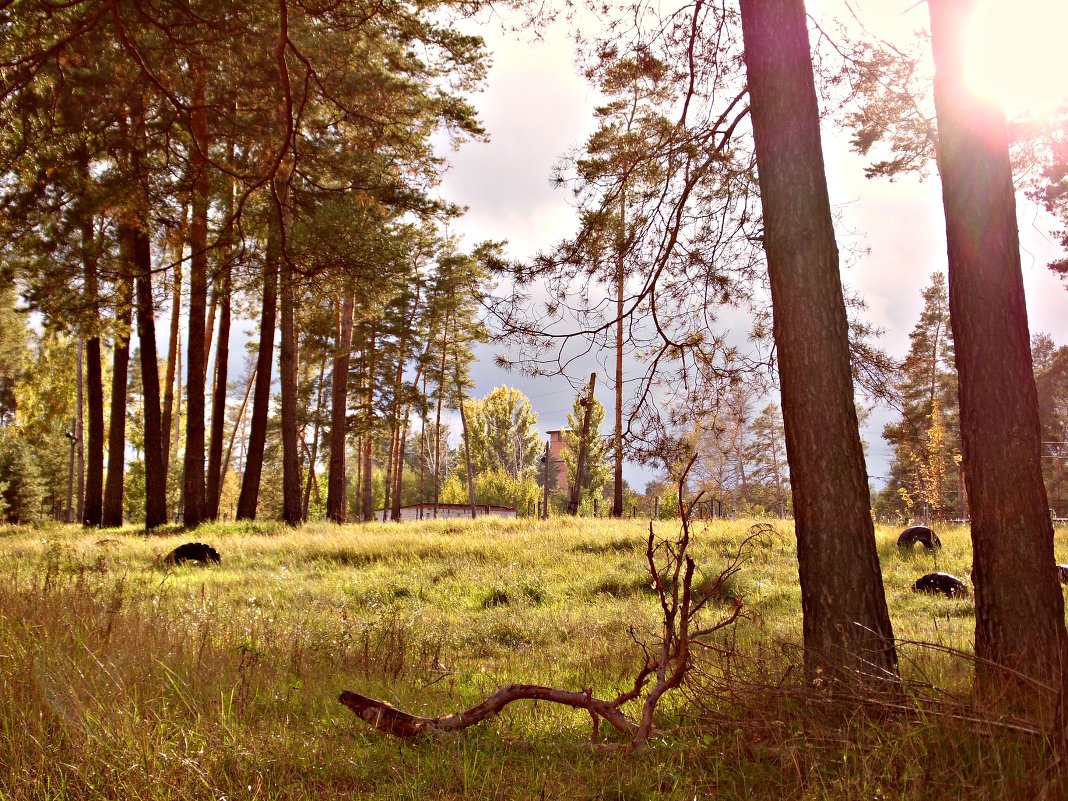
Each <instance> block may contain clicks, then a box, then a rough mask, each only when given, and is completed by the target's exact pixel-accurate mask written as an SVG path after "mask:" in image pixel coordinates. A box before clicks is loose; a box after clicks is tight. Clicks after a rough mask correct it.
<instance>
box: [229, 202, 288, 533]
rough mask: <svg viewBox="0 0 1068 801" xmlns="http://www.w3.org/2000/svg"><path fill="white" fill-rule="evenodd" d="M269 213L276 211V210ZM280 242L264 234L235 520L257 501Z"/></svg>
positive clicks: (248, 515)
mask: <svg viewBox="0 0 1068 801" xmlns="http://www.w3.org/2000/svg"><path fill="white" fill-rule="evenodd" d="M271 214H272V215H275V214H277V210H276V209H272V210H271ZM280 259H281V242H280V241H279V240H278V237H277V234H275V233H274V228H273V227H272V232H271V233H270V234H268V237H267V256H266V258H265V259H264V262H263V304H262V306H261V309H260V347H259V355H258V357H257V360H256V388H255V389H254V390H253V393H252V420H251V422H250V424H249V435H248V448H247V450H246V452H245V474H244V476H243V477H242V479H241V495H240V496H239V497H238V501H237V519H238V520H255V519H256V503H257V501H258V500H259V494H260V476H261V475H262V473H263V451H264V449H265V446H266V444H267V418H268V416H269V414H270V402H271V369H272V367H273V362H274V328H275V325H274V324H275V315H276V313H277V299H278V262H279V261H280Z"/></svg>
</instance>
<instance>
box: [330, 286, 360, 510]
mask: <svg viewBox="0 0 1068 801" xmlns="http://www.w3.org/2000/svg"><path fill="white" fill-rule="evenodd" d="M354 308H355V299H354V298H353V295H352V292H351V291H350V290H347V289H346V290H345V295H344V298H343V300H342V302H341V316H340V319H339V320H338V328H337V342H336V346H335V348H334V374H333V376H332V378H331V382H330V465H329V468H328V471H329V472H328V473H327V477H326V517H327V519H328V520H331V521H333V522H335V523H344V522H345V506H346V504H345V412H346V411H347V410H348V386H349V351H350V349H351V348H352V315H353V309H354Z"/></svg>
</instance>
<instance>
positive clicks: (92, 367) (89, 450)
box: [82, 220, 104, 526]
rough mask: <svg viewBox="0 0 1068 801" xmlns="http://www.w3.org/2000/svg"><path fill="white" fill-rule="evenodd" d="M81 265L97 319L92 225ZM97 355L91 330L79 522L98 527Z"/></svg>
mask: <svg viewBox="0 0 1068 801" xmlns="http://www.w3.org/2000/svg"><path fill="white" fill-rule="evenodd" d="M82 262H83V265H84V268H85V269H84V273H85V294H86V302H87V304H88V306H89V308H90V309H92V310H94V312H95V314H94V317H98V316H99V297H98V296H99V279H98V277H97V272H96V271H97V259H96V255H95V246H94V242H93V223H92V221H91V220H89V221H87V222H86V223H85V224H83V226H82ZM101 362H102V356H101V352H100V335H99V334H98V333H97V332H96V331H95V330H94V331H93V333H92V336H89V337H87V338H86V340H85V399H86V429H87V432H86V439H87V443H86V459H85V497H84V500H83V505H82V522H83V523H84V524H85V525H86V526H99V525H100V523H101V519H102V516H103V494H104V377H103V375H104V370H103V364H102V363H101Z"/></svg>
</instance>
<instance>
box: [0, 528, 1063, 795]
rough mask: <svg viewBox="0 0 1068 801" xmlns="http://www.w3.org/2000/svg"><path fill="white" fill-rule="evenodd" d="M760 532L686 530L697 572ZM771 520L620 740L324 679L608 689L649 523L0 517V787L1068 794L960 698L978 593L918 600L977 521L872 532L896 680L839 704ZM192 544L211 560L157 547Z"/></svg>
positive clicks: (540, 717)
mask: <svg viewBox="0 0 1068 801" xmlns="http://www.w3.org/2000/svg"><path fill="white" fill-rule="evenodd" d="M754 522H755V521H752V520H734V521H716V522H713V523H707V524H704V523H698V524H695V525H694V528H693V533H694V535H695V541H694V545H693V552H694V556H695V557H696V558H697V561H698V565H699V568H700V570H701V571H702V573H701V574H699V576H698V581H701V580H705V581H708V580H710V578H711V577H714V576H716V575H718V573H719V571H720V570H722V569H723V567H724V565H725V564H726V563H727V561H728V560H729V558H730V556H731V554H733V553H734V552H735V549H736V548H737V545H738V543H739V542H741V541H742V540H743V539H744V537H745V535H746V533H747V531H748V530H749V527H750V526H751V525H752V524H753V523H754ZM772 522H773V524H774V526H775V529H776V533H775V534H774V535H772V536H766V537H763V538H760V539H759V540H757V541H754V542H752V543H750V545H749V546H748V547H747V548H746V550H745V551H744V553H743V561H742V562H741V569H740V570H739V572H738V573H737V574H735V575H734V576H733V577H732V578H731V580H730V581H729V582H727V584H726V585H725V587H723V588H722V589H721V590H720V592H719V595H720V596H721V597H717V598H716V599H715V602H714V603H713V604H712V605H711V606H710V608H709V609H708V610H707V615H709V616H711V617H714V616H716V615H720V614H727V612H728V611H729V608H730V607H731V605H732V603H733V602H734V601H735V599H739V600H741V602H742V604H743V609H744V610H745V613H746V615H745V617H744V618H742V619H741V620H739V621H738V622H737V623H736V624H734V625H733V626H732V627H731V628H730V629H726V630H724V631H723V632H720V633H719V635H721V636H720V639H719V640H718V641H717V643H718V645H719V647H718V648H717V649H714V650H709V651H708V652H706V653H703V654H701V655H699V658H698V659H697V661H696V664H695V666H694V669H693V670H692V671H691V677H690V678H691V680H690V681H689V682H688V683H687V685H686V686H685V687H684V688H683V689H682V690H681V691H679V692H677V693H675V694H673V695H669V696H667V697H666V698H665V699H664V701H663V702H662V704H661V706H660V711H659V716H658V718H657V729H656V732H655V736H654V740H653V741H652V742H651V743H650V745H649V746H647V747H646V748H644V749H641V750H639V751H637V752H631V751H628V750H626V749H620V748H613V747H612V746H613V743H615V742H618V735H616V734H615V733H614V732H613V730H611V729H610V728H608V727H602V728H601V732H600V735H599V741H598V742H597V743H591V742H590V735H591V726H590V718H589V716H588V715H587V714H586V713H584V712H576V711H573V710H569V709H565V708H561V707H557V706H553V705H551V704H546V703H544V702H519V703H517V704H514V705H512V706H510V707H508V708H507V709H506V710H505V711H504V712H503V713H502V714H501V715H499V716H497V717H495V718H493V719H491V720H490V721H487V722H486V723H483V724H481V725H479V726H476V727H473V728H471V729H468V730H466V731H464V732H461V733H457V734H449V735H440V736H434V737H429V738H424V739H421V740H415V741H407V740H400V739H397V738H393V737H389V736H386V735H384V734H382V733H380V732H377V731H375V730H373V729H370V728H369V727H367V726H366V725H365V724H364V723H362V722H361V721H360V720H359V719H357V718H356V717H355V716H354V715H353V714H352V713H351V712H350V711H349V710H347V709H346V708H344V707H342V706H341V705H340V704H339V703H338V702H337V696H338V693H339V692H340V691H341V690H344V689H348V690H353V691H356V692H359V693H362V694H366V695H370V696H374V697H376V698H381V699H383V700H386V701H389V702H390V703H392V704H394V705H395V706H398V707H400V708H401V709H404V710H407V711H409V712H413V713H417V714H422V715H442V714H447V713H449V712H453V711H457V710H459V709H462V708H465V707H468V706H471V705H473V704H475V703H477V702H478V701H480V700H481V699H482V698H483V697H485V696H487V695H489V694H490V693H492V692H493V691H494V690H496V689H498V688H499V687H501V686H503V685H505V684H510V683H513V682H525V683H539V684H546V685H552V686H556V687H560V688H563V689H567V690H581V689H584V688H589V689H590V690H592V692H593V693H594V694H599V695H602V696H608V697H611V696H614V695H615V694H616V693H618V692H619V691H621V690H623V689H625V688H626V687H628V686H629V685H630V683H631V681H632V677H633V675H634V674H635V672H636V670H637V669H638V668H639V667H640V666H641V664H642V663H643V660H644V657H643V652H642V650H641V648H640V647H639V643H651V642H653V641H655V639H656V637H657V631H658V628H659V625H660V618H659V617H658V607H657V604H656V599H655V596H654V594H653V593H652V592H651V590H650V577H649V574H648V569H647V567H646V566H645V556H644V553H645V539H646V535H647V532H648V525H649V524H648V523H647V522H642V521H621V522H617V521H608V520H589V519H579V520H571V519H558V520H553V521H548V522H544V523H542V522H535V521H526V520H513V521H504V520H497V521H482V520H480V521H477V522H468V521H455V520H454V521H433V522H425V523H418V524H405V525H403V526H397V525H393V524H385V525H381V524H372V525H366V526H349V527H341V528H338V527H331V526H326V525H322V526H319V525H310V526H307V527H305V528H302V529H300V530H297V531H294V530H291V529H287V528H284V527H281V526H275V525H271V524H256V525H247V524H219V525H212V526H206V527H203V528H201V529H199V530H198V531H197V532H196V533H195V534H194V535H192V536H191V535H189V534H185V533H183V532H180V531H178V530H169V531H164V532H163V533H161V534H154V535H152V536H144V535H142V534H141V533H140V532H138V531H135V530H133V529H122V530H109V531H88V530H83V529H81V528H77V527H64V526H56V527H49V528H41V529H26V528H0V799H2V801H9V800H10V801H15V799H20V800H21V799H57V800H58V799H97V798H100V799H103V798H137V799H209V798H210V799H218V800H219V801H222V800H223V799H227V800H228V801H234V800H236V799H302V798H309V799H311V798H315V799H332V798H346V799H363V798H366V799H371V798H373V799H386V800H387V801H388V800H391V799H576V801H587V800H592V799H612V801H623V800H624V799H627V801H638V799H687V800H689V799H694V798H698V799H705V798H708V799H711V798H715V799H782V798H796V799H859V798H872V799H884V798H885V799H889V798H910V799H911V798H945V797H946V795H947V794H949V793H957V794H963V793H967V794H968V797H969V798H991V799H998V798H1013V797H1018V796H1019V795H1020V794H1021V793H1027V794H1029V795H1030V796H1032V797H1034V798H1036V799H1038V798H1043V797H1048V798H1063V797H1068V785H1066V784H1065V779H1064V775H1063V769H1062V766H1061V765H1060V762H1059V760H1058V759H1057V756H1056V754H1055V753H1054V752H1053V751H1052V750H1051V747H1050V745H1049V743H1048V741H1047V738H1046V737H1044V736H1043V735H1042V733H1041V732H1037V733H1036V732H1034V731H1030V730H1029V727H1028V726H1026V725H1020V726H1017V725H1015V723H1014V722H1005V721H1000V722H999V721H987V720H983V719H981V717H982V716H978V715H976V714H974V712H975V711H974V710H973V709H972V707H971V705H970V703H969V692H970V682H971V675H972V669H971V665H970V663H969V660H968V659H967V658H966V654H967V652H968V651H969V650H970V642H971V637H972V628H973V625H974V619H973V606H972V601H971V599H970V598H968V597H965V598H954V599H946V598H943V597H930V596H923V595H919V594H917V593H914V592H912V591H911V589H910V588H911V585H912V583H913V582H914V581H915V580H916V578H918V577H919V576H920V575H923V574H924V573H927V572H931V571H932V570H942V571H945V572H948V573H952V574H954V575H957V576H961V577H963V576H966V575H967V572H968V570H969V566H970V562H971V553H970V544H969V541H968V534H967V530H966V529H964V528H960V527H950V528H940V529H939V535H940V537H941V538H942V542H943V544H944V547H943V548H942V549H941V551H938V552H936V553H930V552H925V551H922V550H920V551H917V552H915V553H900V552H899V551H898V548H897V547H896V544H895V542H896V536H897V533H898V531H899V529H898V528H890V527H885V526H880V527H878V528H877V537H878V540H879V551H880V557H881V560H882V566H883V572H884V582H885V586H886V593H887V599H888V602H889V604H890V608H891V614H892V618H893V623H894V628H895V634H896V635H897V637H898V638H899V640H900V641H901V645H900V659H901V670H902V674H903V676H904V677H905V678H906V680H907V681H908V688H909V691H908V695H907V698H906V700H905V701H904V702H903V703H900V704H896V705H864V704H859V703H858V704H857V705H856V708H855V709H853V710H850V711H849V712H847V713H845V714H843V712H842V710H841V709H840V708H836V709H834V710H828V709H825V708H823V707H822V706H821V705H820V703H818V702H817V701H818V699H816V700H814V698H813V696H812V695H811V694H805V693H802V692H801V691H800V677H799V672H800V654H799V649H798V645H799V643H800V641H801V612H800V609H801V603H800V589H799V587H798V580H797V567H796V562H795V555H794V549H793V542H792V529H791V524H790V523H789V522H785V521H772ZM657 526H658V533H660V534H662V535H664V536H671V535H673V534H674V533H675V532H676V530H677V524H675V523H670V522H663V523H658V524H657ZM191 539H195V540H199V541H204V542H208V543H210V544H212V545H214V546H215V547H216V548H217V549H218V550H219V552H220V553H221V554H222V564H221V565H217V566H212V567H199V566H179V567H169V566H167V565H165V564H164V563H163V562H162V560H161V558H160V557H161V556H162V555H164V554H166V553H167V552H168V551H169V550H170V549H171V548H173V547H175V546H176V545H178V544H180V543H182V542H187V541H190V540H191ZM1057 557H1058V561H1060V562H1068V531H1066V530H1065V529H1063V528H1060V529H1058V531H1057ZM958 652H962V653H958ZM962 654H963V655H962Z"/></svg>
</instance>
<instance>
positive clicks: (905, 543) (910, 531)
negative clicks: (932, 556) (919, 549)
mask: <svg viewBox="0 0 1068 801" xmlns="http://www.w3.org/2000/svg"><path fill="white" fill-rule="evenodd" d="M916 543H919V544H920V545H922V546H923V547H924V548H927V549H928V550H930V549H933V548H941V547H942V541H941V540H940V539H938V535H937V534H935V533H934V530H933V529H930V528H928V527H927V526H909V527H908V528H907V529H905V530H904V531H902V532H901V534H899V535H898V538H897V547H898V548H911V547H912V546H913V545H915V544H916Z"/></svg>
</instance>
